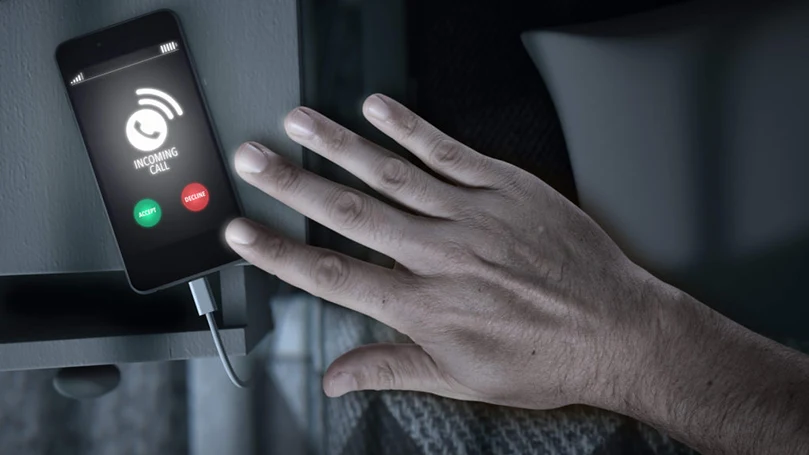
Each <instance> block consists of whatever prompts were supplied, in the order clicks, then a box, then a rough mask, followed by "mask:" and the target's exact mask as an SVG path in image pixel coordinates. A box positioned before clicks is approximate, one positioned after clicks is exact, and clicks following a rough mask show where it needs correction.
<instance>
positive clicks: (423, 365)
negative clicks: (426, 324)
mask: <svg viewBox="0 0 809 455" xmlns="http://www.w3.org/2000/svg"><path fill="white" fill-rule="evenodd" d="M446 384H447V383H446V380H445V378H444V375H443V374H441V372H440V371H439V369H438V366H437V365H436V364H435V362H434V361H433V359H432V358H431V357H430V356H429V354H427V353H426V352H424V350H423V349H422V348H421V346H419V345H416V344H404V343H402V344H394V343H384V344H371V345H367V346H361V347H359V348H356V349H354V350H352V351H349V352H347V353H345V354H343V355H342V356H340V357H339V358H338V359H337V360H335V361H334V362H333V363H332V364H331V366H329V369H328V370H327V371H326V374H325V375H324V377H323V391H324V392H326V395H328V396H330V397H338V396H340V395H343V394H345V393H348V392H354V391H358V390H414V391H419V392H428V393H434V394H438V395H446V392H447V385H446Z"/></svg>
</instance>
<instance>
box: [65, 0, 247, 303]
mask: <svg viewBox="0 0 809 455" xmlns="http://www.w3.org/2000/svg"><path fill="white" fill-rule="evenodd" d="M172 40H176V41H178V42H180V43H181V46H182V47H183V48H184V50H185V53H186V55H187V58H188V63H189V66H190V68H191V72H192V74H193V78H194V85H195V89H196V92H197V95H198V97H199V99H200V101H201V102H202V105H203V106H204V109H205V116H206V120H207V123H208V128H209V129H210V133H211V137H213V138H214V141H215V143H216V147H217V149H218V151H219V153H218V155H219V161H220V164H221V166H222V170H223V172H224V173H225V175H226V176H227V184H228V187H229V188H228V189H229V192H230V196H231V198H232V199H233V201H234V203H235V206H236V208H237V210H238V214H237V215H238V216H241V215H242V214H243V213H244V211H243V208H242V206H241V203H240V201H239V198H238V194H237V192H236V187H235V185H234V184H233V180H232V177H231V175H230V172H229V167H228V166H227V165H226V161H225V159H224V155H223V153H222V146H221V143H220V141H219V137H218V135H217V134H216V128H215V126H214V122H213V119H212V117H211V114H210V111H209V109H208V104H207V102H206V99H205V95H204V93H203V91H202V87H201V86H200V84H199V78H198V76H197V71H196V65H195V64H194V60H193V56H192V54H191V51H190V49H189V46H188V41H187V40H186V39H185V34H184V33H183V30H182V25H181V23H180V19H179V17H178V16H177V14H175V13H174V12H173V11H171V10H168V9H161V10H157V11H154V12H151V13H147V14H145V15H142V16H138V17H135V18H132V19H129V20H126V21H124V22H120V23H117V24H112V25H110V26H108V27H105V28H103V29H100V30H96V31H93V32H90V33H87V34H85V35H81V36H78V37H75V38H72V39H70V40H67V41H65V42H63V43H62V44H60V45H59V46H58V47H57V49H56V54H55V57H56V62H57V65H58V67H59V71H60V73H61V76H62V84H63V86H64V90H65V93H66V95H67V97H68V99H69V101H70V102H69V104H70V108H71V111H73V117H74V121H75V122H76V125H77V127H78V128H79V129H80V131H81V133H82V134H81V135H82V142H83V143H84V131H83V130H82V128H81V124H80V121H79V120H78V118H77V116H76V114H75V111H74V109H73V102H72V99H70V90H69V82H70V78H72V77H73V76H74V75H75V74H76V73H77V72H78V71H81V70H83V69H85V68H87V67H89V66H92V65H95V64H98V63H102V62H105V61H107V60H110V59H112V58H116V57H119V56H122V55H126V54H129V53H131V52H135V51H137V50H140V49H143V48H145V47H149V46H154V45H159V44H162V43H164V42H166V41H172ZM84 145H85V150H87V147H86V144H84ZM87 157H88V159H89V161H90V164H91V167H92V169H93V173H94V175H95V176H96V178H95V179H94V180H95V183H96V187H97V188H98V191H99V194H101V196H102V200H103V202H104V207H105V215H106V217H107V221H108V223H109V224H110V225H111V226H112V228H113V229H112V231H113V236H114V237H115V243H116V246H117V248H118V254H119V256H120V257H121V258H122V261H123V263H124V269H125V272H126V276H127V280H128V281H129V285H130V287H131V288H132V289H133V290H134V291H135V292H137V293H139V294H148V293H152V292H155V291H158V290H161V289H165V288H167V287H170V286H174V285H176V284H180V283H183V282H187V281H190V280H193V279H195V278H198V277H201V276H204V275H207V274H209V273H212V272H215V271H217V270H220V269H222V268H224V267H227V266H229V265H232V264H234V263H236V262H239V261H240V259H241V258H240V257H239V256H238V255H237V254H236V253H235V252H234V251H233V250H232V249H230V248H229V247H228V246H227V243H226V242H225V240H224V227H225V225H226V224H227V223H223V225H222V227H221V228H220V229H217V230H213V231H208V232H205V233H203V234H201V235H198V236H195V237H193V238H190V239H186V240H183V241H180V242H177V243H174V244H172V245H169V246H166V247H162V248H159V249H156V250H152V251H149V252H148V253H144V254H135V255H124V254H123V251H122V250H121V247H120V243H119V239H118V235H117V233H116V232H115V227H114V224H113V223H112V220H111V219H110V217H109V206H108V205H107V199H106V197H104V193H103V191H102V189H101V187H100V185H99V183H98V175H97V173H96V171H97V169H96V166H95V165H94V163H93V158H92V156H91V154H90V153H89V151H87Z"/></svg>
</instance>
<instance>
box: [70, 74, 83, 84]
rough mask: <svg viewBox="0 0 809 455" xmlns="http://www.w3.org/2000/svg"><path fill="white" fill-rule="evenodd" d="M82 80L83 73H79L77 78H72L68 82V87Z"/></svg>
mask: <svg viewBox="0 0 809 455" xmlns="http://www.w3.org/2000/svg"><path fill="white" fill-rule="evenodd" d="M83 80H84V73H79V74H78V76H76V77H74V78H73V79H72V80H71V81H70V85H76V84H78V83H79V82H81V81H83Z"/></svg>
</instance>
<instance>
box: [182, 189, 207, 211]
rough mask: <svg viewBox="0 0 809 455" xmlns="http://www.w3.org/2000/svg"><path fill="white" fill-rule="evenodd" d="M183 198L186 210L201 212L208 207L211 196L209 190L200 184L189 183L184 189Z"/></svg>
mask: <svg viewBox="0 0 809 455" xmlns="http://www.w3.org/2000/svg"><path fill="white" fill-rule="evenodd" d="M181 198H182V201H183V205H184V206H185V208H187V209H188V210H191V211H192V212H199V211H200V210H202V209H204V208H205V207H207V206H208V201H209V200H210V195H209V194H208V189H207V188H205V187H204V186H202V184H200V183H196V182H194V183H189V184H188V185H186V187H185V188H183V194H182V196H181Z"/></svg>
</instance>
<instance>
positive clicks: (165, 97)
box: [126, 88, 183, 152]
mask: <svg viewBox="0 0 809 455" xmlns="http://www.w3.org/2000/svg"><path fill="white" fill-rule="evenodd" d="M135 94H136V95H138V97H145V96H153V97H155V98H156V99H155V98H139V99H138V105H140V106H144V107H143V108H141V109H139V110H137V111H135V113H133V114H132V115H130V116H129V120H127V122H126V138H127V139H128V140H129V143H130V144H132V146H133V147H135V148H136V149H138V150H140V151H142V152H153V151H155V150H157V149H158V148H160V146H161V145H163V143H164V142H165V141H166V136H168V132H169V127H168V123H167V120H174V117H175V113H176V115H177V116H181V115H183V109H182V107H180V104H179V103H178V102H177V101H176V100H175V99H174V98H172V97H171V96H170V95H169V94H167V93H165V92H163V91H160V90H157V89H154V88H139V89H137V90H135Z"/></svg>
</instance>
